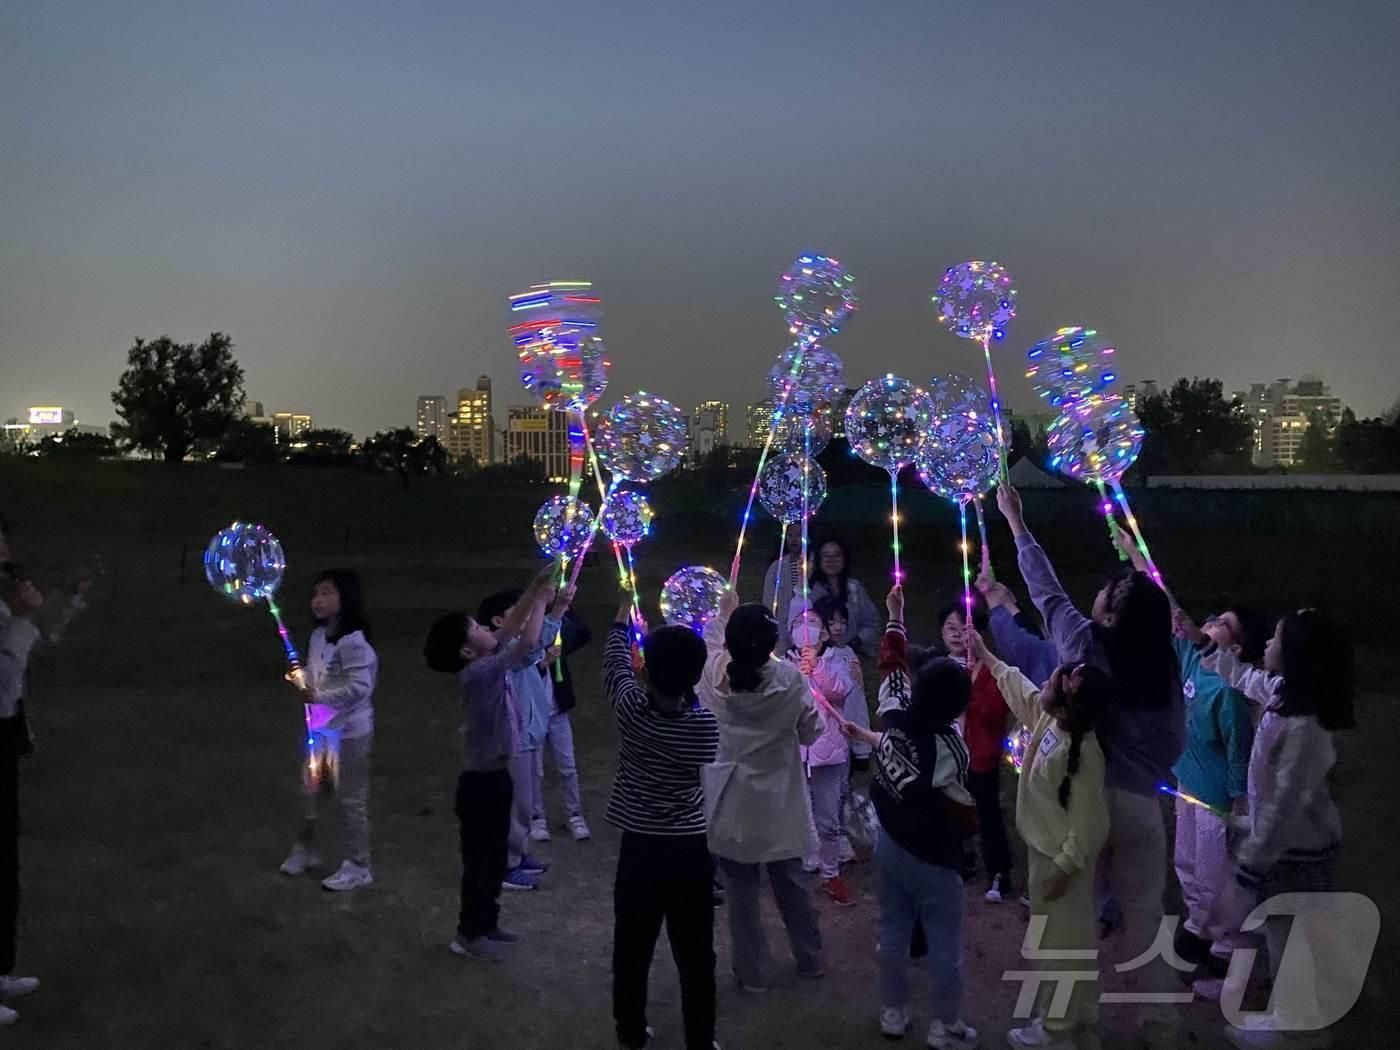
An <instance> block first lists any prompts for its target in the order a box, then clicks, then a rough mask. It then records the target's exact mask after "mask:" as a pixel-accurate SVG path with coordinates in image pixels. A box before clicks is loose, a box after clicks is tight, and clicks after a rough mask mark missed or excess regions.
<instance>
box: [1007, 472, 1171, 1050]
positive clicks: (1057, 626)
mask: <svg viewBox="0 0 1400 1050" xmlns="http://www.w3.org/2000/svg"><path fill="white" fill-rule="evenodd" d="M997 505H998V507H1000V508H1001V512H1002V514H1003V516H1004V517H1005V518H1006V521H1007V524H1008V525H1010V526H1011V532H1012V534H1013V535H1014V536H1015V537H1016V552H1017V560H1018V562H1019V564H1020V568H1021V575H1022V577H1023V578H1024V579H1025V581H1026V585H1027V586H1028V587H1029V589H1030V593H1031V600H1032V601H1033V602H1034V603H1035V605H1036V608H1037V609H1038V610H1039V611H1040V614H1041V616H1042V618H1043V619H1044V620H1045V626H1046V629H1047V630H1048V632H1049V634H1050V640H1049V642H1048V643H1046V644H1049V645H1053V646H1054V651H1055V653H1056V654H1057V656H1058V660H1059V662H1060V663H1061V664H1065V663H1071V664H1075V665H1078V664H1084V663H1087V664H1089V665H1091V666H1093V667H1096V668H1098V669H1099V670H1100V671H1104V672H1106V673H1107V674H1108V676H1109V678H1110V679H1111V680H1112V683H1113V689H1112V698H1111V702H1110V703H1108V704H1107V705H1105V707H1104V710H1103V716H1102V717H1101V718H1100V720H1099V724H1098V727H1097V737H1098V742H1099V745H1100V746H1101V747H1102V748H1103V753H1104V760H1105V763H1106V768H1105V774H1104V784H1105V796H1106V798H1107V801H1108V812H1109V832H1108V844H1107V845H1106V846H1105V847H1104V850H1103V858H1102V861H1101V865H1102V874H1103V875H1104V876H1106V878H1105V879H1104V881H1105V882H1106V883H1107V888H1108V889H1109V890H1110V891H1111V892H1112V893H1113V895H1114V897H1115V898H1116V899H1117V901H1118V904H1119V906H1120V907H1121V909H1122V913H1123V928H1122V933H1121V937H1120V943H1119V944H1118V946H1117V947H1118V951H1117V955H1118V956H1119V958H1120V960H1121V961H1128V960H1134V959H1138V958H1140V957H1144V956H1146V957H1148V958H1152V959H1153V961H1152V962H1149V963H1148V964H1147V965H1144V966H1138V967H1135V968H1134V969H1132V970H1130V971H1125V977H1126V983H1127V984H1128V985H1129V986H1130V989H1131V993H1132V994H1135V995H1142V996H1143V997H1144V998H1143V999H1141V1000H1140V1002H1141V1003H1142V1004H1143V1005H1141V1006H1139V1007H1138V1016H1137V1022H1138V1024H1139V1025H1140V1026H1141V1027H1142V1028H1143V1029H1144V1033H1143V1034H1144V1035H1145V1036H1146V1037H1147V1038H1148V1040H1149V1041H1152V1042H1171V1041H1173V1040H1174V1038H1175V1032H1176V1031H1177V1030H1178V1029H1179V1027H1180V1023H1181V1018H1180V1015H1179V1014H1178V1013H1177V1012H1176V1011H1173V1010H1172V1009H1170V1007H1168V1006H1166V1005H1164V1004H1165V1003H1167V1002H1169V1000H1164V999H1162V998H1161V996H1163V995H1170V994H1171V993H1172V992H1173V991H1174V990H1175V989H1177V988H1178V987H1179V983H1178V981H1177V978H1176V976H1175V974H1174V972H1173V971H1172V969H1171V967H1170V966H1169V965H1168V963H1167V962H1166V960H1165V959H1164V958H1162V957H1161V956H1160V955H1158V956H1157V957H1156V958H1153V953H1152V952H1151V951H1150V949H1151V947H1152V945H1153V944H1154V943H1155V942H1156V938H1157V931H1158V930H1159V929H1161V926H1162V916H1163V911H1164V908H1163V894H1164V892H1165V890H1166V881H1167V878H1166V876H1167V833H1166V826H1165V824H1164V822H1163V819H1162V809H1161V801H1160V799H1161V792H1160V791H1159V789H1158V785H1160V784H1164V783H1166V782H1167V781H1168V780H1169V779H1170V777H1171V769H1172V766H1173V765H1174V764H1175V763H1176V760H1177V759H1178V758H1179V757H1180V756H1181V752H1182V750H1183V749H1184V747H1185V742H1186V718H1185V710H1184V707H1183V703H1182V691H1181V667H1180V665H1179V663H1178V661H1177V656H1176V651H1175V650H1174V649H1173V648H1172V641H1171V618H1172V612H1171V602H1170V601H1169V600H1168V598H1167V596H1166V594H1164V593H1163V591H1162V589H1161V588H1160V587H1159V586H1157V584H1156V583H1155V582H1154V581H1153V579H1152V577H1150V576H1148V575H1147V574H1146V573H1142V572H1138V571H1136V570H1134V569H1131V568H1126V569H1124V570H1122V571H1120V572H1119V573H1117V574H1116V575H1114V576H1113V577H1111V578H1110V579H1109V580H1108V582H1107V583H1105V584H1104V586H1103V587H1102V588H1101V589H1100V590H1099V592H1098V594H1097V596H1096V597H1095V599H1094V605H1093V609H1092V610H1091V614H1090V615H1089V616H1085V615H1084V614H1083V613H1081V612H1080V611H1079V610H1078V609H1076V608H1075V606H1074V603H1073V602H1071V601H1070V599H1069V596H1068V595H1067V594H1066V593H1065V589H1064V586H1063V585H1062V584H1061V583H1060V580H1059V578H1058V577H1057V576H1056V575H1055V569H1054V566H1052V565H1051V564H1050V559H1049V557H1048V556H1047V555H1046V553H1045V551H1044V550H1043V549H1042V548H1041V546H1040V544H1039V543H1037V542H1036V540H1035V537H1034V536H1032V535H1031V533H1030V530H1029V529H1027V528H1026V521H1025V515H1024V513H1023V511H1022V508H1021V496H1020V494H1019V493H1018V492H1017V491H1016V490H1015V489H1014V488H1013V487H1011V486H1010V485H1001V486H999V487H998V488H997ZM997 641H998V645H1000V643H1001V638H1000V636H998V639H997Z"/></svg>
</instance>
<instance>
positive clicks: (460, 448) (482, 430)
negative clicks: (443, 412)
mask: <svg viewBox="0 0 1400 1050" xmlns="http://www.w3.org/2000/svg"><path fill="white" fill-rule="evenodd" d="M446 445H447V454H448V455H449V456H451V457H452V458H453V459H463V458H465V457H467V456H470V457H471V458H472V459H474V460H475V461H476V462H477V463H479V464H487V463H494V462H495V461H496V420H495V417H494V416H492V414H491V378H490V377H489V376H478V377H477V380H476V386H475V387H463V388H462V389H461V390H459V391H457V411H456V412H454V413H452V414H451V415H450V416H449V417H448V419H447V441H446Z"/></svg>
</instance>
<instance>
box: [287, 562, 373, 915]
mask: <svg viewBox="0 0 1400 1050" xmlns="http://www.w3.org/2000/svg"><path fill="white" fill-rule="evenodd" d="M311 615H312V617H313V618H314V619H315V621H316V629H315V630H314V631H312V632H311V644H310V646H308V648H307V653H306V687H305V688H306V693H305V696H306V729H307V733H306V744H305V748H306V750H305V754H304V755H303V757H302V769H301V775H302V791H303V794H304V798H305V815H304V818H303V820H302V826H301V833H300V835H299V836H298V837H297V841H296V845H295V846H293V847H292V852H291V855H290V856H288V857H287V859H286V860H284V861H283V862H282V873H283V874H285V875H302V874H304V873H305V872H306V870H307V869H308V868H313V867H316V866H317V865H319V864H320V863H321V861H320V858H319V857H318V856H317V855H316V845H315V840H316V818H317V811H318V808H319V803H320V795H321V792H322V790H323V789H325V788H326V787H327V786H329V788H330V791H331V793H332V794H333V795H334V796H335V800H336V802H337V803H338V805H339V807H340V816H341V822H342V825H343V826H344V828H345V854H346V856H345V860H344V862H343V863H342V864H341V865H340V868H339V869H338V870H337V871H335V872H334V873H333V874H332V875H330V876H328V877H327V878H326V879H324V880H323V881H322V882H321V885H322V886H324V887H325V888H326V889H328V890H355V889H359V888H360V887H362V886H369V885H371V884H372V883H373V882H374V875H373V873H372V871H371V869H370V863H369V753H370V745H371V744H372V743H373V741H374V685H375V681H376V679H377V678H378V675H379V657H378V656H377V655H376V654H375V651H374V646H373V645H371V644H370V626H369V618H368V617H367V616H366V615H365V601H364V593H363V591H362V589H361V587H360V577H359V575H358V574H356V573H354V572H352V571H351V570H349V569H327V570H326V571H325V572H323V573H321V574H320V575H319V576H317V577H316V583H315V586H314V588H313V589H312V592H311Z"/></svg>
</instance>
